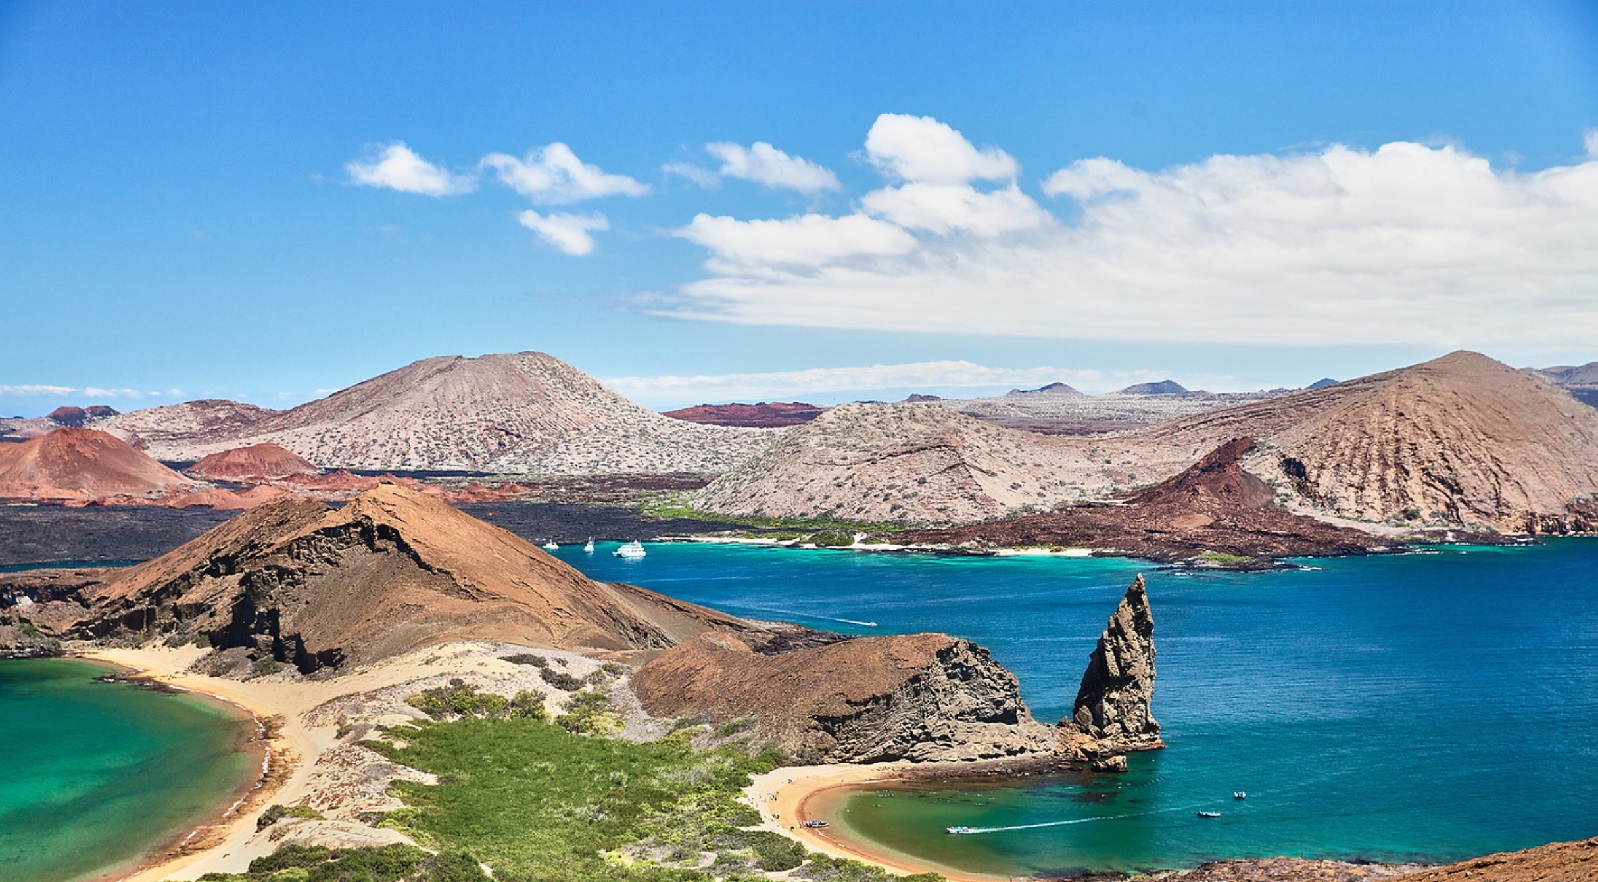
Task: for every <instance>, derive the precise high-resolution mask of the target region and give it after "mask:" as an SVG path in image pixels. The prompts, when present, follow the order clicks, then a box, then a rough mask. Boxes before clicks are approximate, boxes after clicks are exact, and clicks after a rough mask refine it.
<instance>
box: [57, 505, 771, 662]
mask: <svg viewBox="0 0 1598 882" xmlns="http://www.w3.org/2000/svg"><path fill="white" fill-rule="evenodd" d="M80 602H81V604H82V605H83V606H85V607H86V608H87V612H86V613H84V614H83V615H82V616H80V617H79V619H78V621H77V622H76V623H75V624H73V625H71V626H70V627H66V628H64V629H62V633H61V636H70V637H85V638H98V637H116V636H128V635H133V636H140V637H145V638H149V637H160V638H163V639H166V638H175V639H180V640H181V639H184V638H199V639H200V640H201V641H202V642H203V643H205V644H208V645H210V646H211V647H213V648H214V650H215V651H216V652H218V653H231V655H229V656H228V657H227V658H225V659H221V660H219V662H218V664H225V665H231V666H235V667H239V668H243V669H244V670H248V669H249V666H248V665H244V664H242V663H243V662H246V661H248V662H251V663H261V664H263V665H265V666H266V667H270V665H269V664H267V662H268V660H275V661H276V662H280V663H288V664H293V665H294V666H295V667H297V668H298V669H299V670H300V671H302V672H304V673H311V672H314V671H317V670H319V669H323V668H340V667H342V666H345V665H348V664H351V663H354V664H360V663H365V662H369V661H373V660H376V659H381V658H387V657H389V656H393V655H397V654H400V653H403V652H407V651H409V650H411V649H415V648H417V647H420V646H426V645H430V644H434V643H443V642H448V641H451V640H462V639H486V640H504V641H507V642H511V643H519V644H523V645H527V646H542V647H550V648H555V649H582V650H599V651H604V650H611V651H627V650H659V649H665V648H666V647H669V646H672V645H674V644H676V643H678V642H680V641H682V640H685V639H689V638H692V637H694V636H696V635H698V634H701V633H703V632H705V631H709V630H714V629H720V630H726V631H729V632H732V633H745V632H748V633H754V632H756V631H757V630H758V629H756V628H755V627H754V626H751V625H749V624H748V623H746V622H744V621H742V620H740V619H735V618H733V617H731V616H727V615H724V614H722V613H718V612H715V611H713V610H709V609H705V608H703V607H698V606H694V605H693V604H689V603H683V602H680V601H676V600H673V599H671V598H668V597H665V596H662V595H659V594H655V593H654V592H651V591H646V590H644V589H642V588H636V587H632V586H627V585H605V584H601V583H598V582H595V581H593V580H591V579H588V578H587V577H585V576H583V575H582V574H581V573H578V572H577V571H576V570H574V569H572V568H571V567H569V566H567V565H566V564H564V563H561V562H560V561H558V560H556V559H555V558H553V557H550V556H549V555H548V554H545V553H544V552H543V551H541V550H540V549H539V548H538V547H536V546H535V545H533V544H532V543H531V542H528V541H526V540H524V539H521V538H519V537H517V536H514V535H512V534H510V533H507V532H505V531H504V530H501V529H499V528H498V527H494V526H491V525H489V524H486V523H483V522H482V521H479V520H477V519H475V518H473V517H471V516H469V515H466V514H464V513H462V512H460V511H458V510H456V509H454V508H452V507H450V506H449V505H447V504H445V503H443V502H440V501H438V500H436V499H433V498H431V497H428V496H425V495H423V494H420V493H416V492H413V491H410V490H406V489H404V488H401V487H398V486H395V485H383V486H380V487H378V488H377V489H375V490H371V491H368V492H367V493H364V494H362V495H361V496H359V497H357V498H356V499H354V500H353V501H351V502H350V503H349V504H348V505H346V506H345V507H344V508H342V509H339V510H332V509H330V508H328V506H326V505H324V504H323V503H321V502H317V501H314V500H307V499H291V500H286V501H282V502H276V503H271V504H268V505H264V506H261V507H259V508H256V509H254V510H252V511H249V512H247V513H245V514H243V515H240V516H238V517H236V518H234V519H232V520H230V521H228V522H226V523H224V524H222V525H221V526H219V527H216V528H215V529H212V530H211V531H209V532H207V533H205V534H204V535H202V536H200V537H199V538H197V539H195V540H193V541H191V542H189V543H187V544H185V545H183V546H182V547H180V548H178V549H176V550H174V551H172V552H170V553H168V554H165V555H162V556H161V557H158V558H156V559H154V560H151V561H147V562H145V563H143V564H140V565H138V566H136V567H130V568H128V569H126V570H121V571H117V572H116V573H115V575H114V577H113V578H112V579H111V580H110V581H109V582H108V583H106V584H105V585H103V586H97V587H93V588H90V589H87V590H85V591H84V592H83V594H82V595H81V598H80ZM41 612H43V610H41Z"/></svg>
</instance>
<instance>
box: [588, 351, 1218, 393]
mask: <svg viewBox="0 0 1598 882" xmlns="http://www.w3.org/2000/svg"><path fill="white" fill-rule="evenodd" d="M1168 376H1169V373H1168V372H1161V371H1153V370H1133V371H1101V370H1092V369H1073V368H1057V367H1032V368H999V367H989V366H987V365H980V364H976V363H975V362H970V361H920V362H911V363H907V364H874V365H858V366H852V367H828V368H809V369H806V370H799V371H772V372H766V373H748V374H698V375H690V376H676V375H668V376H656V377H613V378H610V379H607V380H603V381H602V382H603V383H604V384H605V385H607V386H609V387H611V388H612V389H615V390H616V391H618V392H620V393H622V394H623V395H627V396H629V397H634V398H638V399H640V400H645V401H667V400H670V401H686V400H688V399H694V400H696V401H727V400H734V399H742V400H752V399H757V398H760V399H771V398H788V397H796V396H804V395H815V394H821V393H829V392H845V393H857V394H864V393H870V392H873V391H877V390H884V389H894V390H901V389H911V390H922V391H930V390H934V389H981V388H1003V387H1023V388H1035V387H1039V386H1044V385H1047V384H1049V383H1061V382H1063V383H1067V384H1069V385H1072V386H1075V387H1077V388H1079V389H1081V390H1083V391H1089V392H1098V391H1106V390H1109V389H1115V388H1120V387H1123V386H1127V385H1130V384H1132V383H1140V382H1147V381H1150V380H1162V379H1165V378H1167V377H1168ZM1203 379H1205V380H1209V381H1211V382H1212V383H1214V381H1217V380H1218V381H1220V383H1221V384H1222V385H1224V384H1225V382H1226V381H1227V380H1228V379H1229V378H1223V377H1206V378H1203Z"/></svg>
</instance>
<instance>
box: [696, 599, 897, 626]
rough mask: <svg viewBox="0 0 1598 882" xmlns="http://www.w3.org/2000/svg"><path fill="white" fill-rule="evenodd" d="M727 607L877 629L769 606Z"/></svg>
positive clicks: (830, 617)
mask: <svg viewBox="0 0 1598 882" xmlns="http://www.w3.org/2000/svg"><path fill="white" fill-rule="evenodd" d="M727 605H728V606H732V607H737V608H739V609H747V610H750V611H752V612H757V613H763V614H766V615H773V616H792V617H794V618H797V619H810V620H812V621H818V620H819V621H823V622H843V623H844V624H846V625H860V626H861V627H865V628H876V627H878V625H877V623H876V622H862V621H860V620H859V619H840V618H837V617H835V616H822V615H817V614H815V613H806V612H799V611H798V610H791V609H772V608H771V607H769V606H751V605H749V604H747V603H730V604H727Z"/></svg>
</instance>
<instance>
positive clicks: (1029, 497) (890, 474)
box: [695, 402, 1112, 523]
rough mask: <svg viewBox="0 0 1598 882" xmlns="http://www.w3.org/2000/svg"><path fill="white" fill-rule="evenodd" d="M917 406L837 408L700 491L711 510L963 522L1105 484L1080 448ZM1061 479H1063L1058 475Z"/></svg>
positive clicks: (936, 407)
mask: <svg viewBox="0 0 1598 882" xmlns="http://www.w3.org/2000/svg"><path fill="white" fill-rule="evenodd" d="M940 404H941V402H934V403H925V404H905V403H900V404H843V405H839V406H837V407H834V408H832V409H831V410H829V411H827V412H826V413H824V414H822V415H821V416H820V417H817V418H816V419H814V420H812V421H810V422H808V423H805V424H804V425H802V426H796V427H794V428H793V429H790V430H788V432H787V433H786V434H784V435H783V436H782V437H781V438H779V439H778V440H777V441H776V443H774V444H773V445H772V446H771V447H770V448H768V449H767V450H765V451H764V452H763V453H761V454H760V455H759V456H756V457H755V458H753V459H751V460H749V461H747V462H745V463H743V464H742V465H740V466H739V467H738V468H736V469H734V470H732V471H731V472H728V473H727V474H725V475H723V476H722V477H720V478H718V479H717V480H715V481H714V482H712V483H711V484H710V485H709V486H707V487H706V488H705V489H704V490H701V491H700V492H699V493H698V495H697V496H696V497H695V498H696V500H697V502H698V505H699V506H700V507H702V508H705V509H707V510H710V511H716V512H725V513H729V514H738V515H770V516H776V517H822V516H831V517H837V518H844V519H849V520H858V521H905V522H920V521H941V522H946V523H947V522H955V523H958V522H968V521H976V520H982V519H984V518H990V517H995V516H998V515H1002V514H1004V513H1005V512H1007V511H1009V510H1011V509H1013V508H1016V507H1018V506H1022V505H1027V504H1038V503H1055V502H1059V501H1063V500H1065V499H1068V498H1073V496H1076V495H1080V494H1081V493H1082V492H1084V481H1086V482H1088V483H1091V484H1092V486H1093V487H1095V488H1097V487H1098V486H1100V485H1101V484H1108V483H1111V482H1112V479H1110V478H1109V477H1108V476H1106V475H1104V474H1103V473H1102V470H1100V469H1096V468H1094V467H1093V465H1092V464H1091V463H1089V462H1087V461H1086V454H1085V448H1083V449H1082V450H1080V451H1079V450H1076V449H1074V448H1071V447H1068V446H1065V445H1064V444H1063V443H1062V442H1063V441H1064V440H1065V439H1051V438H1045V437H1043V436H1040V435H1032V434H1028V433H1023V432H1017V431H1014V430H1012V429H1005V428H1002V427H999V426H995V425H990V424H988V423H984V422H980V421H978V420H975V419H972V418H971V417H968V416H964V415H961V414H958V413H955V412H954V411H952V410H948V409H945V408H943V407H941V406H940ZM1065 475H1069V476H1073V477H1074V478H1075V480H1074V481H1073V480H1071V478H1066V477H1062V476H1065Z"/></svg>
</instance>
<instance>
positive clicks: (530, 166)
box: [482, 141, 649, 205]
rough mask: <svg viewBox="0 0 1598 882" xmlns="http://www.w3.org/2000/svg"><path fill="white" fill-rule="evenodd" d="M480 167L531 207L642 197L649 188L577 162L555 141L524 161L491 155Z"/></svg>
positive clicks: (532, 152)
mask: <svg viewBox="0 0 1598 882" xmlns="http://www.w3.org/2000/svg"><path fill="white" fill-rule="evenodd" d="M482 165H483V166H485V167H487V168H491V169H493V170H494V172H495V174H496V176H497V177H498V178H499V182H500V183H502V184H504V185H505V186H507V187H510V188H511V189H513V190H515V191H516V192H518V193H520V194H522V195H523V196H525V197H527V198H528V199H530V200H532V202H533V204H534V205H568V204H570V203H573V202H581V201H583V200H585V199H597V198H599V197H601V196H643V195H645V194H647V193H648V192H649V185H648V184H642V183H639V182H638V181H635V180H633V179H632V178H629V177H627V176H626V175H613V174H607V173H606V172H604V171H602V170H600V168H599V166H597V165H589V164H588V163H586V162H583V161H582V160H580V159H578V158H577V154H575V153H573V152H572V149H571V148H570V147H567V146H566V145H565V144H562V143H560V142H559V141H556V142H555V143H553V144H550V145H548V146H546V147H540V148H536V149H533V150H530V151H528V153H527V156H526V157H525V158H523V159H517V158H516V157H514V156H511V155H509V154H505V153H490V154H488V155H487V156H485V157H483V160H482Z"/></svg>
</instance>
